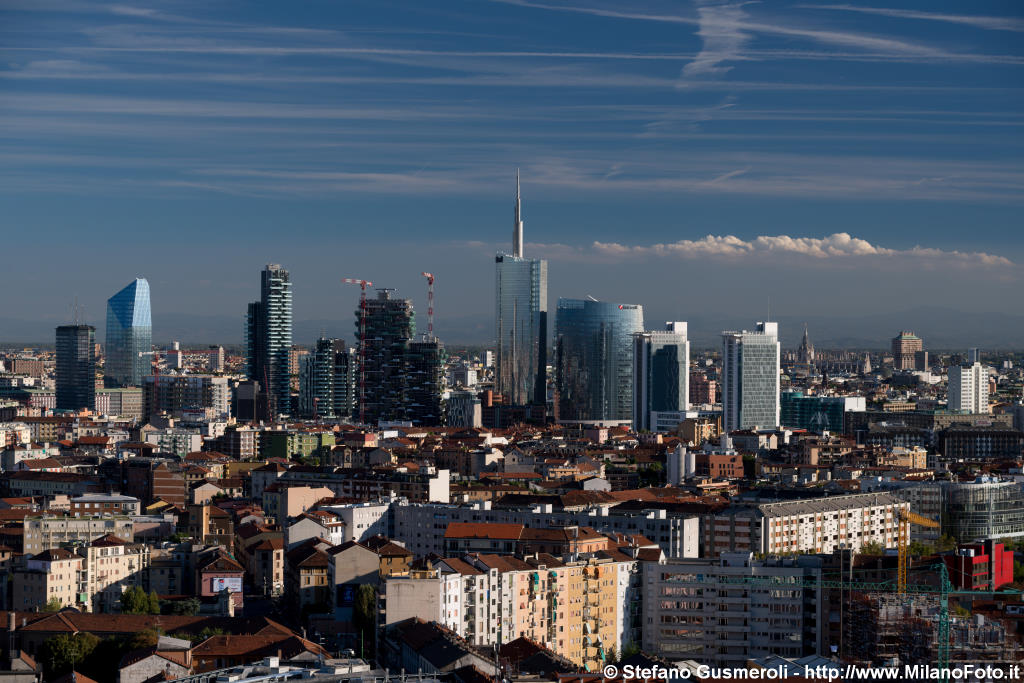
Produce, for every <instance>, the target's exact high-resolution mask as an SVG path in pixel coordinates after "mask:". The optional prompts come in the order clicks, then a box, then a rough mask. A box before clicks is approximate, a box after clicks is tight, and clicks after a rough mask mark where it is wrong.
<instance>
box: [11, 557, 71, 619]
mask: <svg viewBox="0 0 1024 683" xmlns="http://www.w3.org/2000/svg"><path fill="white" fill-rule="evenodd" d="M84 566H85V558H83V557H82V556H81V555H78V554H77V553H73V552H71V551H70V550H65V549H64V548H51V549H49V550H45V551H43V552H40V553H38V554H36V555H35V556H34V557H32V558H30V559H29V560H28V561H27V562H26V566H25V568H24V569H20V570H18V571H15V572H14V581H13V592H12V596H13V597H12V601H11V602H12V605H11V606H12V607H13V608H14V609H18V610H24V611H26V612H28V611H32V610H34V609H36V608H39V607H42V606H43V605H45V604H46V603H48V602H49V601H51V600H56V601H58V602H59V603H60V604H61V606H62V607H77V606H79V599H80V597H81V596H82V594H83V593H84V592H85V581H84V576H83V575H84V571H83V569H84Z"/></svg>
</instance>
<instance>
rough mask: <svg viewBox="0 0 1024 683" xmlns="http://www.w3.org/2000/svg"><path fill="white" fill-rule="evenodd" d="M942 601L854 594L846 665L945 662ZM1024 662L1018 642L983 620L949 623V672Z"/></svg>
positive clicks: (958, 619) (972, 617) (934, 597)
mask: <svg viewBox="0 0 1024 683" xmlns="http://www.w3.org/2000/svg"><path fill="white" fill-rule="evenodd" d="M941 611H942V605H941V600H940V598H939V596H938V595H900V594H886V593H881V592H868V591H865V592H852V593H851V594H850V596H849V598H848V602H847V609H846V612H845V614H844V621H843V636H844V653H843V654H844V659H847V660H850V661H854V662H858V663H862V664H864V665H872V666H905V665H910V666H913V665H917V664H936V663H937V662H939V661H940V660H941V653H940V647H939V632H940V628H939V624H940V620H941V619H940V617H941ZM1022 656H1024V649H1022V648H1021V644H1020V640H1019V637H1018V635H1017V634H1016V633H1008V629H1007V627H1006V626H1005V625H1004V624H1003V623H1001V622H1000V621H996V620H992V619H988V618H986V617H985V616H983V615H981V614H977V615H969V616H956V615H953V614H951V615H950V617H949V652H948V657H949V659H948V661H949V665H950V666H956V665H957V664H958V663H972V664H978V663H988V664H993V665H1000V664H1005V665H1007V666H1009V665H1011V664H1015V663H1019V661H1020V659H1021V657H1022Z"/></svg>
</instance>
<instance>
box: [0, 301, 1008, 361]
mask: <svg viewBox="0 0 1024 683" xmlns="http://www.w3.org/2000/svg"><path fill="white" fill-rule="evenodd" d="M646 313H647V315H646V318H647V326H648V328H649V329H657V328H659V327H661V325H660V320H662V318H661V317H659V316H657V315H656V313H657V311H647V312H646ZM550 315H551V320H550V321H549V327H551V328H553V327H554V311H552V312H551V313H550ZM154 320H155V321H156V326H155V327H154V330H153V339H154V340H155V341H156V342H157V343H161V344H163V343H166V342H169V341H171V340H177V341H180V342H182V343H183V344H185V345H199V344H212V343H218V344H225V345H228V344H240V343H241V342H242V334H243V330H242V327H243V320H242V317H241V316H237V317H235V316H230V315H195V314H190V313H167V314H163V315H156V314H154ZM775 320H777V321H778V323H779V330H780V332H781V337H782V345H783V347H784V348H795V347H796V346H797V345H798V344H799V343H800V338H801V336H802V335H803V330H804V323H805V322H806V323H807V326H808V330H809V333H810V337H811V341H812V342H813V343H814V345H815V346H816V347H818V348H822V349H824V348H852V349H883V348H888V347H889V342H890V340H891V339H892V337H894V336H896V334H897V333H898V332H899V331H900V330H913V331H914V333H916V334H917V335H918V336H919V337H921V338H922V339H924V343H925V348H926V349H936V350H963V349H966V348H968V347H972V346H977V347H980V348H984V349H989V350H994V349H1024V315H1021V314H1016V313H981V312H975V311H951V310H948V309H944V308H940V307H935V306H931V307H922V308H917V309H913V310H908V311H904V312H901V313H873V314H870V315H844V314H843V313H842V312H841V311H835V312H833V313H828V314H817V315H810V314H808V315H802V316H791V315H778V316H775ZM417 322H420V323H421V327H423V328H424V329H425V327H426V326H425V324H423V323H425V321H422V320H420V321H417ZM687 322H688V323H689V332H690V340H691V344H692V345H693V346H694V347H696V348H707V347H717V346H718V345H719V344H720V343H721V337H720V336H719V335H720V333H721V331H722V330H735V329H752V328H753V327H754V323H755V322H757V320H756V319H755V318H750V319H749V320H746V319H744V318H742V317H740V316H737V315H732V314H730V315H726V314H724V313H718V312H715V313H709V314H702V315H695V316H691V317H689V319H688V320H687ZM56 324H57V323H52V322H46V321H38V320H37V321H29V320H17V319H12V318H0V344H3V345H7V346H10V345H19V346H21V345H47V346H52V345H53V335H54V332H53V330H54V326H55V325H56ZM91 324H93V325H96V327H97V335H98V337H100V339H102V337H103V329H102V328H103V323H102V321H101V322H100V323H99V324H97V323H96V322H92V323H91ZM354 327H355V326H354V323H353V321H351V320H350V319H346V320H344V321H340V320H336V319H335V320H328V319H313V320H309V319H307V320H296V321H295V322H294V328H293V335H292V336H293V339H294V341H295V343H296V344H307V345H308V344H312V343H313V341H314V340H316V338H317V337H319V336H320V335H321V334H325V335H327V336H336V337H341V338H343V339H345V340H347V341H348V342H349V343H353V340H354V337H355V330H354ZM434 327H435V330H436V332H437V334H438V336H439V337H441V339H442V340H444V341H445V342H447V343H449V344H458V345H461V344H469V345H486V344H490V343H493V338H494V322H493V319H492V317H491V315H487V314H482V315H464V316H457V317H444V318H438V319H437V321H436V323H435V326H434Z"/></svg>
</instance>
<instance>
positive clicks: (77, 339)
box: [57, 325, 96, 410]
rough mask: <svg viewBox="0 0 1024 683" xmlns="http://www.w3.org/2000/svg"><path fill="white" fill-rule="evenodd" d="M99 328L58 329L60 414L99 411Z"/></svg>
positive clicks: (61, 327)
mask: <svg viewBox="0 0 1024 683" xmlns="http://www.w3.org/2000/svg"><path fill="white" fill-rule="evenodd" d="M95 347H96V328H95V327H93V326H92V325H61V326H60V327H58V328H57V410H80V409H82V408H88V409H89V410H95V408H96V357H95Z"/></svg>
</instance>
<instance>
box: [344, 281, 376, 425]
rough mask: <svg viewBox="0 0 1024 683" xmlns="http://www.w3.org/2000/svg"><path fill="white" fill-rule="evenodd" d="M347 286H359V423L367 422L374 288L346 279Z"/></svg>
mask: <svg viewBox="0 0 1024 683" xmlns="http://www.w3.org/2000/svg"><path fill="white" fill-rule="evenodd" d="M342 282H343V283H345V284H346V285H359V422H360V423H365V422H366V288H367V287H373V283H372V282H370V281H369V280H360V279H358V278H352V277H346V278H343V279H342Z"/></svg>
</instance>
